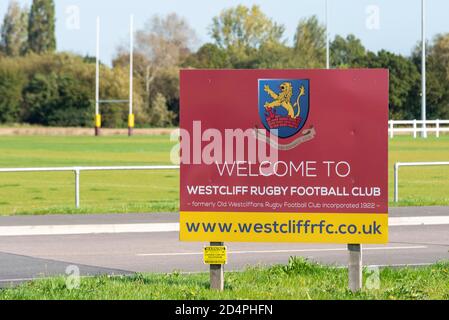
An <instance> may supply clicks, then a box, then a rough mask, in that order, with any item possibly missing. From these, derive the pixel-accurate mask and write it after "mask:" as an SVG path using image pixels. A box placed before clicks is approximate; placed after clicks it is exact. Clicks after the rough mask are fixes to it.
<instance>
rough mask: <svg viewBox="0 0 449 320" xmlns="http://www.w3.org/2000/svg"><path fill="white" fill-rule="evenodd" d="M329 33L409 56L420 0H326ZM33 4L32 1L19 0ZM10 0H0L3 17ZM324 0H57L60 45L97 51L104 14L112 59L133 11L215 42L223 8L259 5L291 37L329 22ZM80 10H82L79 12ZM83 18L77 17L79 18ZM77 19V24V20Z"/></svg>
mask: <svg viewBox="0 0 449 320" xmlns="http://www.w3.org/2000/svg"><path fill="white" fill-rule="evenodd" d="M328 1H329V27H330V30H329V31H330V34H331V38H333V37H334V35H335V34H340V35H347V34H349V33H353V34H355V35H356V36H357V37H359V38H361V39H362V41H363V44H364V45H365V46H366V47H367V48H368V49H369V50H373V51H377V50H379V49H387V50H389V51H393V52H396V53H401V54H405V55H409V54H410V52H411V50H412V48H413V47H414V46H415V45H416V43H417V42H418V41H419V40H420V38H421V0H328ZM19 2H20V3H22V4H27V5H30V4H31V0H19ZM426 2H427V38H429V39H430V38H433V37H434V36H435V35H436V34H438V33H445V32H449V19H448V13H449V1H447V0H426ZM8 3H9V0H0V16H1V17H2V19H3V15H4V13H5V11H6V8H7V6H8ZM324 3H325V0H284V1H280V0H159V1H155V0H126V1H123V0H55V4H56V13H57V14H56V16H57V24H56V32H57V45H58V50H64V51H72V52H76V53H80V54H83V55H84V54H89V55H94V54H95V19H96V16H97V15H100V16H101V19H102V34H101V59H102V60H103V61H104V62H105V63H107V64H110V62H111V59H112V57H113V55H114V52H115V49H116V47H117V46H118V45H119V44H120V43H122V42H126V41H127V39H128V37H129V15H130V14H134V17H135V24H136V28H142V27H143V26H144V24H145V21H147V20H148V19H149V18H150V17H151V16H152V15H154V14H159V15H165V14H168V13H171V12H176V13H177V14H179V15H181V16H183V17H185V18H186V19H187V21H188V22H189V23H190V25H191V26H192V27H193V29H195V31H196V32H197V35H198V38H199V40H200V43H199V44H201V43H204V42H208V41H211V38H210V36H209V26H210V24H211V21H212V18H213V17H214V16H215V15H217V14H219V13H220V11H221V10H223V9H225V8H228V7H231V6H235V5H238V4H244V5H246V6H251V5H253V4H258V5H260V7H261V8H262V10H263V11H264V12H265V13H266V14H267V15H268V16H270V17H271V18H273V19H274V20H275V21H276V22H278V23H282V24H284V26H285V27H286V32H285V36H286V38H287V39H288V40H289V41H292V39H293V36H294V33H295V29H296V26H297V24H298V21H299V20H300V19H301V18H305V17H309V16H311V15H317V16H318V18H319V19H320V21H322V22H323V23H324V21H325V10H324V8H325V6H324ZM77 13H79V14H77ZM77 17H79V19H78V18H77ZM78 20H79V23H78Z"/></svg>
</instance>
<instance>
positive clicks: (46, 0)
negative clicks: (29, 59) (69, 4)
mask: <svg viewBox="0 0 449 320" xmlns="http://www.w3.org/2000/svg"><path fill="white" fill-rule="evenodd" d="M28 50H29V51H32V52H35V53H44V52H53V51H55V50H56V36H55V5H54V3H53V0H33V4H32V5H31V11H30V20H29V23H28Z"/></svg>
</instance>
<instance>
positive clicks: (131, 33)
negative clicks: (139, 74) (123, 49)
mask: <svg viewBox="0 0 449 320" xmlns="http://www.w3.org/2000/svg"><path fill="white" fill-rule="evenodd" d="M133 72H134V16H133V15H131V16H130V23H129V115H128V136H132V135H133V129H134V113H133Z"/></svg>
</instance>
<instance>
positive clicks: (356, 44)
mask: <svg viewBox="0 0 449 320" xmlns="http://www.w3.org/2000/svg"><path fill="white" fill-rule="evenodd" d="M330 53H331V61H332V65H333V66H335V67H337V68H350V67H356V66H357V63H360V62H361V61H362V60H363V59H364V57H365V55H366V49H365V47H364V46H363V44H362V42H361V41H360V39H358V38H356V37H355V36H354V35H353V34H350V35H348V36H347V37H346V38H343V37H342V36H339V35H337V36H335V39H334V40H333V41H332V43H331V45H330Z"/></svg>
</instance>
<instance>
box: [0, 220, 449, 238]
mask: <svg viewBox="0 0 449 320" xmlns="http://www.w3.org/2000/svg"><path fill="white" fill-rule="evenodd" d="M389 225H390V227H400V226H426V225H429V226H430V225H449V216H428V217H393V218H389ZM178 231H179V223H136V224H84V225H36V226H4V227H0V237H12V236H51V235H76V234H108V233H109V234H110V233H152V232H178Z"/></svg>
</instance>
